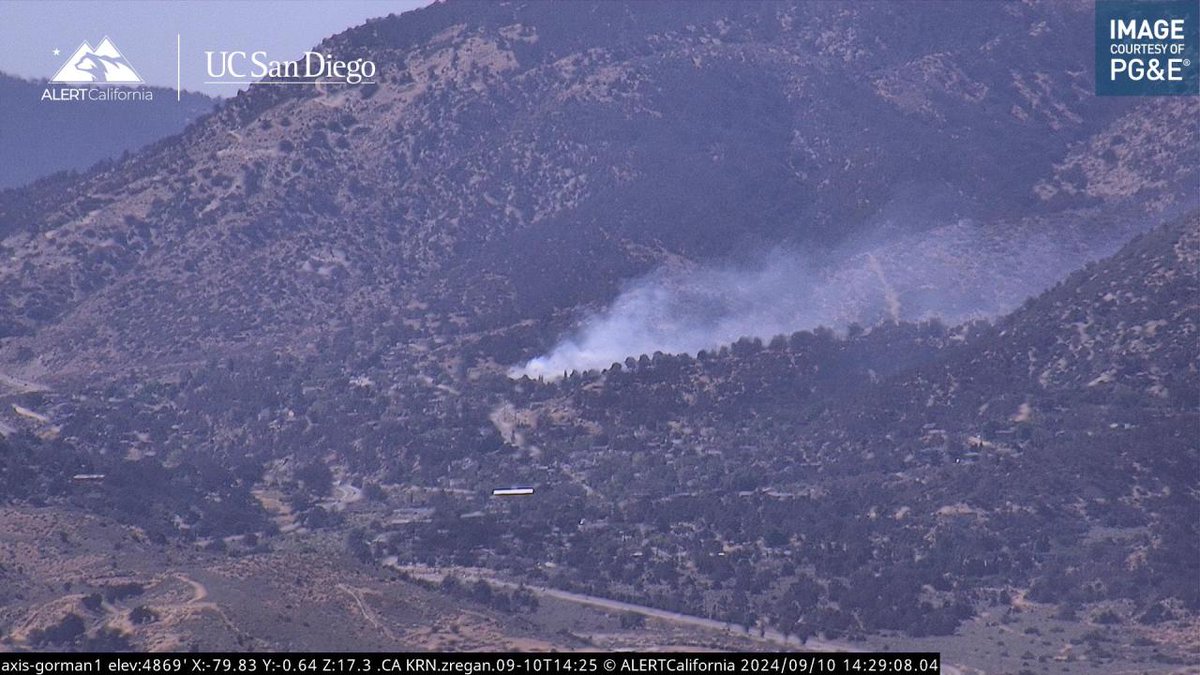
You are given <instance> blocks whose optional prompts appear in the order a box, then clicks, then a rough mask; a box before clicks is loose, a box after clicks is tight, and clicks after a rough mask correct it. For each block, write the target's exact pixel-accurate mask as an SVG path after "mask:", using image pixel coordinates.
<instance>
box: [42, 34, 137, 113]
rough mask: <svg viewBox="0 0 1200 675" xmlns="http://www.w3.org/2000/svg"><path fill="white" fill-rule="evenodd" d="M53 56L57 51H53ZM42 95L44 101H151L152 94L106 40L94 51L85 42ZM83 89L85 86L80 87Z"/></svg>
mask: <svg viewBox="0 0 1200 675" xmlns="http://www.w3.org/2000/svg"><path fill="white" fill-rule="evenodd" d="M55 51H56V52H57V51H58V50H55ZM50 84H51V85H60V86H49V87H46V89H45V90H44V91H43V92H42V100H43V101H55V102H67V101H151V100H153V99H154V92H153V91H152V90H150V89H144V88H136V87H137V86H138V85H142V84H145V82H144V81H143V80H142V77H141V76H140V75H138V72H137V70H136V69H135V68H134V67H133V64H132V63H130V62H129V59H127V58H126V57H125V55H124V54H123V53H122V52H121V50H120V48H118V47H117V45H116V43H114V42H113V41H112V40H111V39H109V38H108V36H105V37H104V39H102V40H100V42H99V43H97V44H96V46H95V47H92V45H91V43H89V42H88V41H86V40H85V41H84V42H83V43H82V44H80V45H79V47H78V48H77V49H75V51H73V52H71V54H70V55H69V56H68V57H67V59H66V60H65V61H64V62H63V64H62V66H61V67H59V69H58V71H57V72H55V73H54V76H53V77H51V78H50ZM81 85H86V86H81Z"/></svg>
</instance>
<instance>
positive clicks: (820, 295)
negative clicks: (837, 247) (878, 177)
mask: <svg viewBox="0 0 1200 675" xmlns="http://www.w3.org/2000/svg"><path fill="white" fill-rule="evenodd" d="M1053 229H1056V230H1057V231H1056V232H1055V236H1054V237H1053V238H1051V237H1048V236H1046V235H1044V234H1031V233H1028V232H1025V233H1022V232H1015V231H1011V230H1006V231H1004V232H991V233H985V232H981V231H980V230H979V229H978V228H977V227H976V226H974V225H972V224H970V223H967V222H960V223H956V224H953V225H948V226H944V227H939V228H936V229H933V230H931V231H927V232H924V233H921V234H919V235H909V236H903V237H895V238H892V239H890V240H888V241H879V240H875V241H872V242H868V243H863V244H858V245H854V246H850V247H847V248H846V249H845V250H842V251H838V252H835V253H833V254H826V255H823V256H821V257H822V258H824V259H825V260H824V261H821V262H819V261H817V260H815V259H814V258H815V256H810V255H806V254H804V253H800V252H796V251H782V250H776V251H772V252H770V253H768V254H765V255H763V256H761V257H760V259H758V260H756V261H754V262H753V263H752V264H747V265H742V266H726V267H690V268H684V269H670V270H667V269H660V270H658V271H656V272H654V273H652V274H649V275H647V276H645V277H643V278H640V279H637V280H635V281H633V282H631V283H629V284H627V285H626V287H625V288H624V289H623V291H622V292H621V294H620V295H619V296H618V297H617V299H616V300H615V301H614V302H613V303H612V305H610V306H609V307H608V308H607V309H605V310H603V311H601V312H599V313H596V314H593V315H591V316H588V317H586V318H584V320H583V321H582V322H581V324H580V327H579V328H578V329H577V330H576V331H575V332H574V333H572V334H570V335H568V336H565V337H564V338H563V339H561V340H560V341H559V343H558V344H557V345H556V346H555V347H554V348H553V349H552V350H551V351H550V352H549V353H548V354H545V355H543V356H540V357H538V358H535V359H532V360H530V361H529V362H528V363H525V364H523V365H519V366H514V367H513V368H512V369H511V370H510V372H509V374H510V376H512V377H521V376H524V375H528V376H530V377H535V378H536V377H545V378H547V379H553V378H557V377H562V376H563V374H564V373H565V372H570V371H572V370H579V371H584V370H591V369H599V368H607V367H609V366H610V365H612V364H613V363H615V362H619V361H623V360H624V359H625V358H626V357H629V356H635V357H636V356H639V355H641V354H653V353H654V352H656V351H661V352H665V353H691V354H694V353H696V352H697V351H700V350H702V349H712V348H715V347H719V346H720V345H723V344H729V343H731V342H735V341H736V340H738V339H739V338H741V337H747V336H749V337H760V338H770V337H772V336H775V335H780V334H790V333H793V332H795V331H798V330H806V329H812V328H816V327H818V326H828V327H831V328H837V329H841V328H845V327H846V326H848V325H849V324H852V323H859V324H862V325H864V326H869V325H872V324H876V323H879V322H880V321H885V320H893V321H899V320H920V319H926V318H930V317H935V316H936V317H939V318H941V319H943V320H945V321H946V322H948V323H957V322H960V321H963V320H967V319H970V318H978V317H985V316H992V315H995V314H998V313H1003V312H1007V311H1009V310H1011V309H1013V308H1015V307H1016V306H1017V305H1019V304H1020V303H1021V302H1022V301H1024V300H1025V298H1027V297H1029V296H1030V295H1034V294H1036V293H1038V292H1039V291H1041V290H1042V289H1044V288H1046V287H1048V286H1049V285H1051V284H1053V283H1055V282H1056V281H1058V280H1059V279H1061V278H1062V277H1063V276H1065V275H1066V274H1067V273H1069V272H1070V271H1071V270H1073V269H1075V268H1077V267H1079V266H1080V265H1082V264H1083V263H1084V262H1085V261H1086V260H1088V259H1092V258H1096V257H1100V256H1103V255H1107V254H1108V253H1110V252H1112V251H1113V250H1115V249H1116V247H1117V246H1118V245H1119V242H1120V241H1122V240H1123V237H1124V236H1125V235H1123V234H1117V233H1109V234H1108V236H1104V237H1097V236H1095V233H1089V234H1088V235H1087V236H1083V235H1076V236H1072V235H1071V234H1070V233H1069V232H1064V231H1062V229H1061V228H1053Z"/></svg>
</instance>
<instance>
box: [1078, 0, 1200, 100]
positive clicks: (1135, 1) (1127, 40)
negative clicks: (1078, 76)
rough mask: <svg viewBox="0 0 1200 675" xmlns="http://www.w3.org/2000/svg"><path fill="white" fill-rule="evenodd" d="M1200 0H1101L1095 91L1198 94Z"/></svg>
mask: <svg viewBox="0 0 1200 675" xmlns="http://www.w3.org/2000/svg"><path fill="white" fill-rule="evenodd" d="M1198 56H1200V0H1171V1H1167V2H1157V1H1156V0H1097V2H1096V94H1097V95H1099V96H1188V95H1196V94H1200V59H1198V58H1197V57H1198Z"/></svg>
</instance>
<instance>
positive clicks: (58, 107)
mask: <svg viewBox="0 0 1200 675" xmlns="http://www.w3.org/2000/svg"><path fill="white" fill-rule="evenodd" d="M51 86H55V85H52V84H51V83H49V82H48V81H46V80H26V79H21V78H17V77H13V76H10V75H5V74H3V73H0V118H2V119H3V120H4V122H3V127H2V128H0V155H3V156H4V157H8V158H19V161H18V160H10V161H6V162H4V163H3V164H2V165H0V190H2V189H4V188H15V187H19V186H22V185H25V184H27V183H30V182H32V181H34V180H36V179H38V178H43V177H46V176H49V175H51V174H53V173H57V172H59V171H83V170H84V169H87V168H88V167H90V166H92V165H93V164H95V163H96V162H99V161H101V160H117V159H120V158H121V156H122V154H124V153H129V152H133V151H136V150H138V149H139V148H141V147H143V146H145V145H147V144H149V143H151V142H153V141H157V140H159V139H162V138H166V137H167V136H171V135H174V134H176V133H178V132H180V131H182V130H183V129H184V127H186V126H187V125H188V124H190V123H192V122H195V121H196V120H198V119H200V118H201V117H203V116H204V115H205V114H207V113H209V112H211V111H212V109H213V108H214V107H215V106H216V105H217V100H216V99H213V98H210V97H208V96H205V95H203V94H196V93H193V92H184V93H183V95H182V97H181V99H180V100H179V101H176V100H175V92H174V90H171V89H166V88H163V87H149V89H150V90H151V91H153V92H154V100H153V101H139V102H137V103H135V104H125V103H122V104H113V103H110V102H104V101H71V102H68V103H60V102H53V101H43V100H41V97H42V92H43V90H44V89H45V88H46V87H51Z"/></svg>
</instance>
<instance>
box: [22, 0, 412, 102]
mask: <svg viewBox="0 0 1200 675" xmlns="http://www.w3.org/2000/svg"><path fill="white" fill-rule="evenodd" d="M426 4H429V0H336V1H335V0H328V1H319V0H106V1H105V0H0V72H5V73H8V74H11V75H19V76H21V77H29V78H48V77H51V76H53V75H54V73H55V71H57V70H58V68H59V67H60V66H61V65H62V64H63V62H64V61H65V60H66V59H67V58H68V57H69V56H70V55H71V53H72V52H74V51H75V49H76V48H77V47H79V45H80V44H81V43H82V42H84V41H85V40H86V41H88V42H89V43H90V44H91V45H92V46H93V47H95V46H96V45H97V43H99V42H100V40H102V39H103V38H104V37H105V36H108V37H109V38H111V39H112V41H113V43H114V44H116V45H117V47H118V48H119V49H120V50H121V52H122V54H123V55H124V56H125V58H126V59H128V61H129V62H130V63H131V64H132V65H133V66H134V68H135V69H136V70H137V72H138V74H139V75H141V77H142V79H143V80H145V81H146V83H147V84H154V85H161V86H164V87H171V88H174V87H175V65H176V64H175V36H176V34H179V35H180V36H181V41H182V47H183V49H182V60H181V66H180V72H181V76H182V80H183V87H184V89H191V90H193V91H203V92H205V93H207V94H212V95H223V96H231V95H233V94H235V93H236V90H237V89H238V87H234V86H228V85H226V86H220V85H204V84H202V82H203V81H204V80H206V79H208V78H206V77H205V66H204V51H205V50H245V51H247V52H250V51H254V50H265V51H266V52H267V53H268V54H269V55H270V58H277V59H279V60H292V59H296V58H298V57H300V56H301V55H302V54H303V53H304V50H305V49H308V48H309V47H312V46H314V45H316V44H317V43H318V42H320V41H321V40H322V39H323V38H325V37H328V36H330V35H333V34H334V33H339V32H341V31H342V30H344V29H346V28H349V27H351V26H356V25H358V24H360V23H362V22H363V21H365V20H366V19H369V18H372V17H377V16H386V15H388V14H398V13H401V12H406V11H408V10H411V9H414V8H417V7H421V6H423V5H426ZM55 49H58V50H60V53H59V54H58V55H57V56H56V55H55V54H54V50H55Z"/></svg>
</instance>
